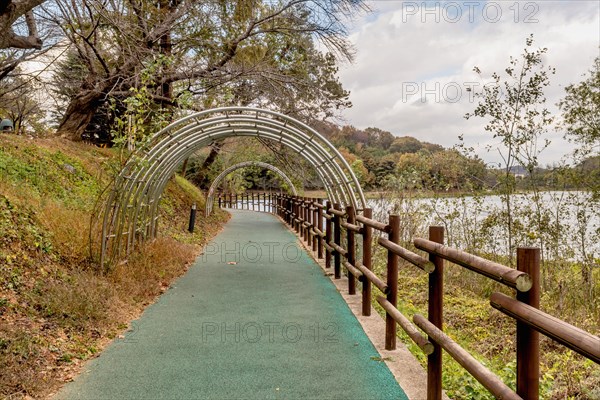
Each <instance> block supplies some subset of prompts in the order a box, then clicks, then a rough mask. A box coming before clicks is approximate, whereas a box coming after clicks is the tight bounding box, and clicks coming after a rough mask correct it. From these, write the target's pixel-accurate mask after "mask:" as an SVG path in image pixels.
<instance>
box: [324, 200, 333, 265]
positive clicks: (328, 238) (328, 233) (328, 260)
mask: <svg viewBox="0 0 600 400" xmlns="http://www.w3.org/2000/svg"><path fill="white" fill-rule="evenodd" d="M330 208H331V202H330V201H329V200H327V201H326V202H325V211H329V209H330ZM332 228H333V220H332V219H329V218H327V219H326V221H325V229H326V230H325V243H327V246H330V244H329V243H331V239H332V236H333V235H332V232H331V229H332ZM325 268H331V251H329V247H326V248H325Z"/></svg>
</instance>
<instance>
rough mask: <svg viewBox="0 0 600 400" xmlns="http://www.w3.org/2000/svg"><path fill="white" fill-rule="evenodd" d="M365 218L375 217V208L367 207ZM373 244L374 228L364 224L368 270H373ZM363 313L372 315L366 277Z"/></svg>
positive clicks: (364, 255) (363, 231)
mask: <svg viewBox="0 0 600 400" xmlns="http://www.w3.org/2000/svg"><path fill="white" fill-rule="evenodd" d="M363 216H364V217H365V218H372V217H373V210H371V209H370V208H365V209H364V210H363ZM372 245H373V228H371V227H370V226H368V225H366V224H363V227H362V251H363V254H362V263H363V265H364V266H365V268H367V269H368V270H371V268H372V266H371V246H372ZM362 315H365V316H369V315H371V281H370V280H368V279H367V278H366V277H365V279H364V280H363V283H362Z"/></svg>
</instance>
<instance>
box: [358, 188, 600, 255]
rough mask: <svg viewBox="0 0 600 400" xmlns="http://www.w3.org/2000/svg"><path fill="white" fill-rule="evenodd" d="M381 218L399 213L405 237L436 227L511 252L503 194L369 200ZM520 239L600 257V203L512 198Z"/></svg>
mask: <svg viewBox="0 0 600 400" xmlns="http://www.w3.org/2000/svg"><path fill="white" fill-rule="evenodd" d="M367 203H368V206H369V207H371V208H372V209H373V215H374V216H375V218H376V219H378V220H381V221H385V220H386V219H387V215H388V214H389V213H395V214H399V215H400V218H401V229H402V235H403V239H404V240H409V239H410V237H413V236H422V237H425V236H426V235H427V229H428V226H430V225H442V226H444V227H445V228H446V238H447V242H448V244H449V245H452V246H456V247H461V248H465V247H467V248H473V247H476V248H483V249H484V250H486V251H491V252H495V253H499V254H505V253H507V251H508V250H507V248H508V244H507V239H506V238H507V230H506V225H507V224H506V212H505V210H506V205H505V203H504V201H503V198H502V197H501V196H497V195H490V196H462V197H437V198H414V197H411V196H408V195H407V196H404V197H402V195H400V196H396V197H395V198H388V197H383V196H382V197H380V198H378V199H369V200H368V201H367ZM511 203H512V207H513V213H512V214H513V226H514V228H515V229H514V234H513V236H514V242H515V243H516V245H517V246H537V247H542V248H543V249H544V252H545V254H546V255H548V256H553V257H561V258H563V257H564V258H568V259H577V260H584V259H585V260H587V261H588V262H589V261H591V260H594V259H599V258H600V204H599V202H598V201H597V200H596V201H594V200H593V199H592V195H591V193H589V192H556V191H555V192H544V193H541V194H540V198H539V201H538V202H536V201H535V198H534V196H533V194H518V195H514V196H513V198H512V200H511Z"/></svg>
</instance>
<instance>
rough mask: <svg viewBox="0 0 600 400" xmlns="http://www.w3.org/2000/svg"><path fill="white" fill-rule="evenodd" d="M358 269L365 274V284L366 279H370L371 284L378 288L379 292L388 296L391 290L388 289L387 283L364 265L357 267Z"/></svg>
mask: <svg viewBox="0 0 600 400" xmlns="http://www.w3.org/2000/svg"><path fill="white" fill-rule="evenodd" d="M356 268H358V270H359V271H360V272H362V273H363V279H362V281H363V282H364V280H365V279H368V280H369V282H371V283H372V284H373V285H375V286H377V288H378V289H379V290H381V291H382V292H383V294H388V293H389V292H390V289H389V288H388V285H387V283H385V282H384V281H382V280H381V279H380V278H379V277H378V276H377V275H376V274H375V272H373V271H371V270H370V269H368V268H367V267H365V266H364V265H357V266H356Z"/></svg>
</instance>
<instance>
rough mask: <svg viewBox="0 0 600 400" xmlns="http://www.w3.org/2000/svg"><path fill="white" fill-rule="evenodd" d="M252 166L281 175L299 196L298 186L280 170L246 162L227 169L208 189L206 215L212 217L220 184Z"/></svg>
mask: <svg viewBox="0 0 600 400" xmlns="http://www.w3.org/2000/svg"><path fill="white" fill-rule="evenodd" d="M250 166H256V167H261V168H265V169H268V170H269V171H273V172H275V173H276V174H277V175H279V176H280V177H281V179H283V180H284V181H285V183H286V184H287V185H288V186H289V187H290V190H291V191H292V194H293V195H294V196H297V195H298V191H297V190H296V186H294V184H293V183H292V181H291V179H290V178H289V177H288V176H287V175H286V174H285V173H284V172H283V171H282V170H280V169H279V168H277V167H275V166H273V165H271V164H268V163H265V162H261V161H244V162H241V163H238V164H235V165H232V166H231V167H229V168H226V169H225V170H223V172H221V173H220V174H219V175H218V176H217V177H216V178H215V180H214V181H213V183H212V184H211V185H210V188H209V189H208V195H207V196H206V211H205V215H206V216H208V215H210V213H211V212H212V208H213V202H214V196H215V190H216V189H217V188H218V187H219V184H220V183H221V181H222V180H223V179H224V178H225V177H226V176H227V175H229V174H230V173H232V172H233V171H235V170H237V169H241V168H245V167H250Z"/></svg>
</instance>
